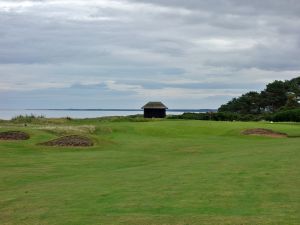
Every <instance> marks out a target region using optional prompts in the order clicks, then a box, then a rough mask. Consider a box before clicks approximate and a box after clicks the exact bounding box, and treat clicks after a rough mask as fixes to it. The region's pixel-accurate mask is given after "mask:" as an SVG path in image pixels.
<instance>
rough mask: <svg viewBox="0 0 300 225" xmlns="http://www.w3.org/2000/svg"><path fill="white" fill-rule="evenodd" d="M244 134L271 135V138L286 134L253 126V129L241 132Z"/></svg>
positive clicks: (281, 136) (282, 136)
mask: <svg viewBox="0 0 300 225" xmlns="http://www.w3.org/2000/svg"><path fill="white" fill-rule="evenodd" d="M242 133H243V134H245V135H256V136H265V137H273V138H284V137H287V134H285V133H280V132H275V131H273V130H270V129H263V128H255V129H248V130H245V131H243V132H242Z"/></svg>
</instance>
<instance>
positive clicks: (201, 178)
mask: <svg viewBox="0 0 300 225" xmlns="http://www.w3.org/2000/svg"><path fill="white" fill-rule="evenodd" d="M249 128H266V129H272V130H275V131H278V132H284V133H287V134H288V135H289V137H288V138H269V137H257V136H245V135H242V134H241V132H242V131H243V130H245V129H249ZM7 130H21V131H25V132H27V133H29V134H30V136H31V138H30V139H29V140H25V141H0V171H1V173H0V224H1V225H12V224H15V225H23V224H26V225H27V224H28V225H29V224H30V225H47V224H51V225H52V224H53V225H87V224H88V225H91V224H105V225H106V224H108V225H119V224H122V225H142V224H147V225H152V224H153V225H154V224H155V225H162V224H164V225H166V224H170V225H171V224H172V225H192V224H203V225H206V224H207V225H208V224H209V225H215V224H217V225H225V224H226V225H229V224H231V225H234V224H236V225H242V224H243V225H248V224H249V225H250V224H263V225H264V224H288V225H296V224H299V221H300V169H299V165H300V138H299V136H300V124H299V123H298V124H297V123H286V124H284V123H274V124H270V123H264V122H251V123H250V122H249V123H246V122H213V121H191V120H190V121H184V120H157V121H156V120H154V121H149V122H126V121H119V122H113V121H102V120H97V119H94V120H91V119H89V120H72V121H62V122H59V123H57V122H53V123H50V124H47V123H42V124H28V125H27V126H26V127H24V126H23V125H22V124H18V123H15V124H12V123H8V122H2V123H0V131H7ZM66 134H67V135H69V134H70V135H72V134H77V135H84V136H88V137H90V138H91V139H92V140H93V141H94V143H95V145H94V146H93V147H85V148H78V147H77V148H72V147H71V148H70V147H69V148H61V147H46V146H41V145H38V143H41V142H45V141H48V140H51V139H53V138H56V137H59V136H61V135H66Z"/></svg>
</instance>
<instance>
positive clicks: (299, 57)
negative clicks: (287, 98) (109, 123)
mask: <svg viewBox="0 0 300 225" xmlns="http://www.w3.org/2000/svg"><path fill="white" fill-rule="evenodd" d="M299 74H300V0H251V1H248V0H209V1H208V0H184V1H183V0H136V1H135V0H127V1H125V0H88V1H87V0H35V1H33V0H31V1H23V0H0V108H69V107H74V108H86V107H88V108H139V107H141V106H142V105H143V104H144V103H145V102H147V101H150V100H152V101H157V100H159V101H163V102H164V103H165V104H166V105H167V106H169V108H217V107H219V106H220V104H222V103H225V102H226V101H228V100H230V99H231V98H232V97H236V96H239V95H240V94H242V93H245V92H246V91H249V90H261V89H263V88H264V86H265V84H266V83H268V82H271V81H273V80H275V79H279V80H285V79H290V78H293V77H296V76H299Z"/></svg>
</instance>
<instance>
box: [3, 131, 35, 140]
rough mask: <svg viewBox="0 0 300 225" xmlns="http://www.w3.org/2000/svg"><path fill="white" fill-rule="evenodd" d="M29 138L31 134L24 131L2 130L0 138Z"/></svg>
mask: <svg viewBox="0 0 300 225" xmlns="http://www.w3.org/2000/svg"><path fill="white" fill-rule="evenodd" d="M29 138H30V136H29V134H27V133H25V132H22V131H5V132H0V140H27V139H29Z"/></svg>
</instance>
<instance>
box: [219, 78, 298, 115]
mask: <svg viewBox="0 0 300 225" xmlns="http://www.w3.org/2000/svg"><path fill="white" fill-rule="evenodd" d="M299 102H300V77H297V78H294V79H291V80H286V81H279V80H275V81H274V82H272V83H269V84H268V85H267V86H266V88H265V89H264V90H263V91H261V92H260V93H259V92H255V91H250V92H248V93H246V94H243V95H242V96H240V97H238V98H233V99H232V100H231V101H229V102H228V103H226V104H224V105H222V106H221V107H220V108H219V109H218V112H231V113H239V114H262V113H276V112H279V111H282V110H289V109H296V108H299V107H300V103H299Z"/></svg>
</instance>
